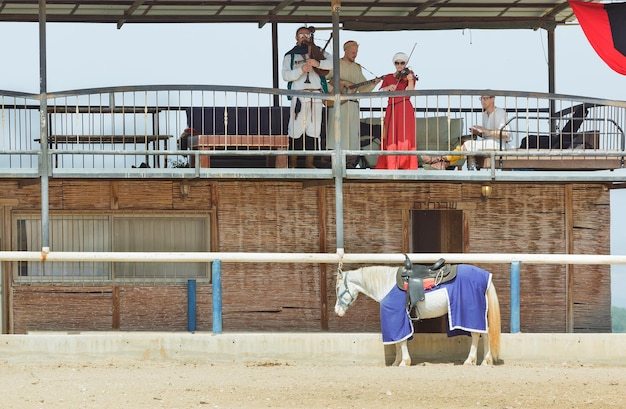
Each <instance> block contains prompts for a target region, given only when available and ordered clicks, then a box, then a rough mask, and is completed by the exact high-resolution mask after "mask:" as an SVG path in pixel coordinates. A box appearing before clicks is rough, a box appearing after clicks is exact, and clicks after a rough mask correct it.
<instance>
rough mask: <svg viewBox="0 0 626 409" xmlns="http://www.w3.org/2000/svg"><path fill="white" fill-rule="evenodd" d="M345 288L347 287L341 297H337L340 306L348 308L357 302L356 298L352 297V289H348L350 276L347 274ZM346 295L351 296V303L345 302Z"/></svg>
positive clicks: (344, 282)
mask: <svg viewBox="0 0 626 409" xmlns="http://www.w3.org/2000/svg"><path fill="white" fill-rule="evenodd" d="M343 286H344V287H345V289H344V290H343V291H342V292H341V293H340V294H339V295H337V301H339V304H341V305H343V306H344V307H345V308H348V307H349V306H351V305H352V303H353V302H354V300H356V297H355V296H354V295H352V293H351V292H350V289H349V288H348V274H346V273H343ZM345 294H348V295H349V296H350V301H344V299H343V296H344V295H345Z"/></svg>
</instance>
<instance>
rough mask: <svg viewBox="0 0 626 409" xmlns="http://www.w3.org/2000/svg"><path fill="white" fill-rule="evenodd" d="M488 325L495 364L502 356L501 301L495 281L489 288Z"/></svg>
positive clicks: (490, 346)
mask: <svg viewBox="0 0 626 409" xmlns="http://www.w3.org/2000/svg"><path fill="white" fill-rule="evenodd" d="M487 303H488V308H487V323H488V324H487V325H489V348H490V349H491V356H492V357H493V363H494V365H495V364H497V363H498V360H499V358H500V332H501V322H500V301H498V293H496V287H494V286H493V283H491V285H490V286H489V289H487Z"/></svg>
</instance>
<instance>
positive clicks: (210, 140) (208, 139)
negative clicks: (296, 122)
mask: <svg viewBox="0 0 626 409" xmlns="http://www.w3.org/2000/svg"><path fill="white" fill-rule="evenodd" d="M229 147H247V148H269V149H273V148H276V149H282V150H286V149H287V148H288V147H289V136H287V135H198V143H197V144H194V145H192V149H200V150H206V149H211V148H212V149H216V148H229Z"/></svg>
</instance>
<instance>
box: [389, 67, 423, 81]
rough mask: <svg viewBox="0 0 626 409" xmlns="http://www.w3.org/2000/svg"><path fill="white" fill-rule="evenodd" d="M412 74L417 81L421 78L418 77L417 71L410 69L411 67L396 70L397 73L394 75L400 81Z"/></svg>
mask: <svg viewBox="0 0 626 409" xmlns="http://www.w3.org/2000/svg"><path fill="white" fill-rule="evenodd" d="M409 74H412V75H413V78H415V82H417V81H418V80H419V78H418V77H417V75H416V74H415V72H414V71H413V70H412V69H410V68H408V67H407V68H403V69H402V70H400V71H398V72H396V73H395V74H393V77H394V78H395V79H397V80H398V81H403V80H406V79H407V77H408V75H409Z"/></svg>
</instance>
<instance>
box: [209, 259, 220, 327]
mask: <svg viewBox="0 0 626 409" xmlns="http://www.w3.org/2000/svg"><path fill="white" fill-rule="evenodd" d="M211 276H212V278H213V280H212V281H213V333H214V334H221V333H222V262H221V260H213V264H212V267H211Z"/></svg>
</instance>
